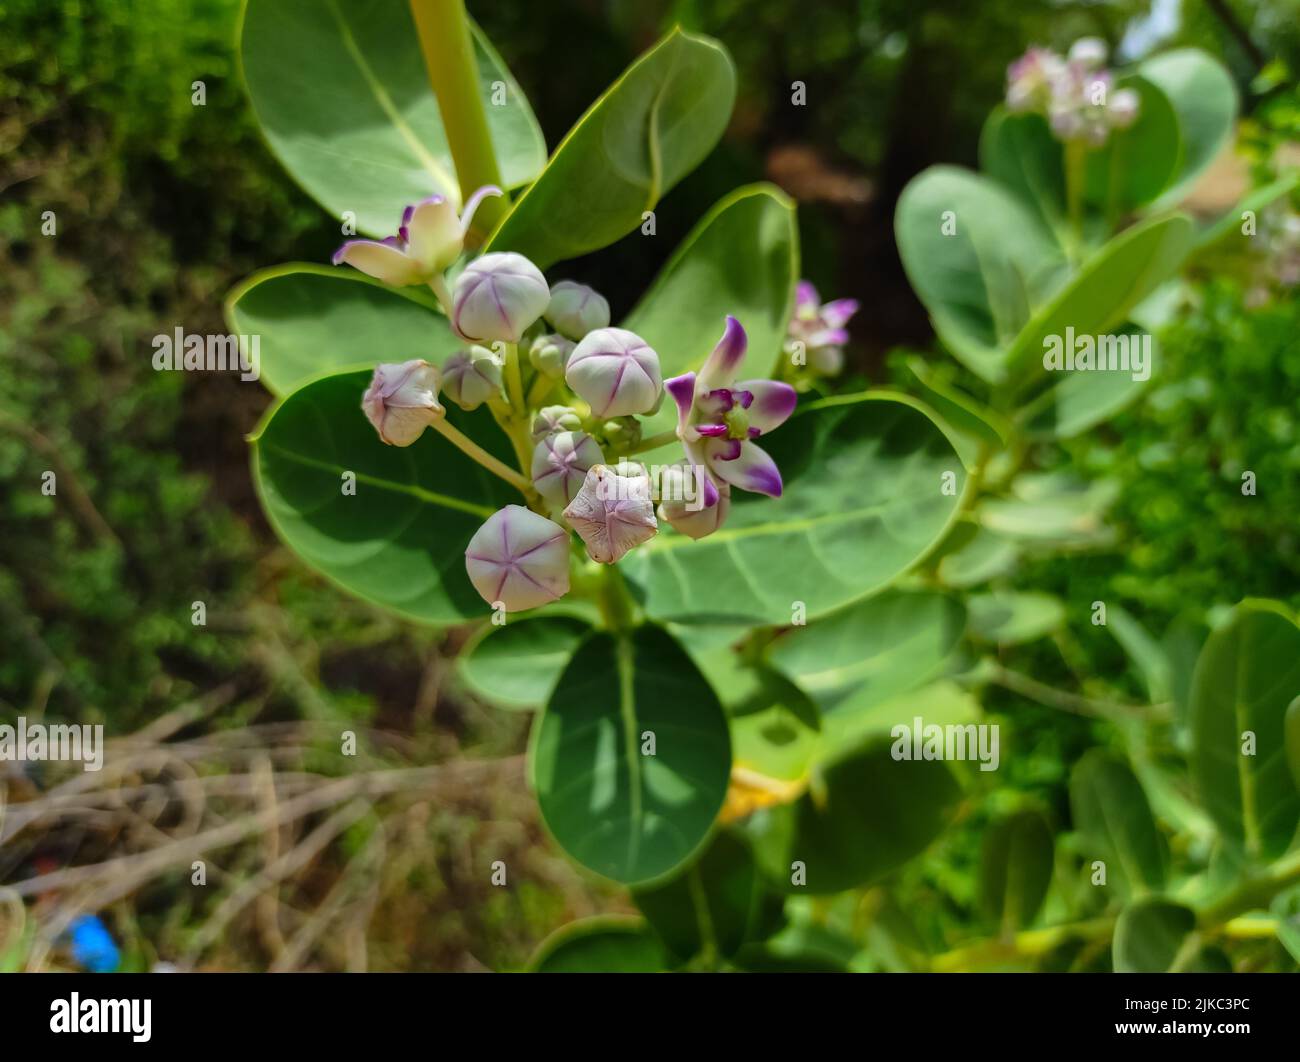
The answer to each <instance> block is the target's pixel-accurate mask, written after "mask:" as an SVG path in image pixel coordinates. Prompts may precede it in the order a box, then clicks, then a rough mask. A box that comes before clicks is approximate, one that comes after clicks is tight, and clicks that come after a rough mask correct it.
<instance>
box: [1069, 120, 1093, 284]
mask: <svg viewBox="0 0 1300 1062" xmlns="http://www.w3.org/2000/svg"><path fill="white" fill-rule="evenodd" d="M1087 165H1088V147H1087V145H1086V144H1085V143H1084V142H1083V141H1082V140H1067V141H1066V142H1065V198H1066V204H1067V209H1068V210H1069V212H1070V231H1071V232H1072V233H1073V234H1074V247H1073V248H1072V251H1073V253H1072V254H1071V256H1070V257H1072V258H1073V259H1075V261H1078V260H1079V259H1080V258H1082V257H1083V182H1084V180H1085V177H1086V172H1087Z"/></svg>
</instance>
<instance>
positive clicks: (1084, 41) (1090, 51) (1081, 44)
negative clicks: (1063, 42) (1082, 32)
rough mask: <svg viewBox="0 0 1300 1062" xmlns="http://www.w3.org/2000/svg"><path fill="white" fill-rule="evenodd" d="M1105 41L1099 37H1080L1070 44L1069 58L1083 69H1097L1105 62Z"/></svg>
mask: <svg viewBox="0 0 1300 1062" xmlns="http://www.w3.org/2000/svg"><path fill="white" fill-rule="evenodd" d="M1106 55H1107V48H1106V42H1105V41H1103V40H1102V39H1101V38H1100V37H1080V38H1079V39H1078V40H1077V41H1075V42H1074V43H1073V44H1072V45H1070V52H1069V60H1070V62H1072V63H1078V64H1079V66H1081V67H1083V69H1084V70H1098V69H1100V68H1101V67H1102V66H1103V65H1104V64H1105V62H1106Z"/></svg>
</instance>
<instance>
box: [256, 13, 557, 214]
mask: <svg viewBox="0 0 1300 1062" xmlns="http://www.w3.org/2000/svg"><path fill="white" fill-rule="evenodd" d="M473 37H474V50H475V56H476V59H477V61H478V68H479V93H480V95H481V97H482V99H483V108H484V111H485V112H486V114H487V121H488V128H489V131H490V133H491V136H492V144H493V147H494V148H495V149H496V155H497V161H498V164H499V165H500V168H501V176H502V179H503V181H504V182H505V183H506V186H507V187H510V188H514V187H517V186H519V185H521V184H526V183H527V182H528V181H531V180H532V179H533V177H535V176H536V175H537V174H538V173H539V172H540V171H541V169H542V166H543V165H544V164H545V162H546V142H545V141H544V140H543V139H542V133H541V129H540V128H539V127H538V125H537V120H536V119H535V118H534V117H533V113H532V111H531V110H530V109H529V107H528V101H527V100H526V99H525V98H524V94H523V92H522V91H521V90H520V88H519V86H518V85H517V84H515V81H514V78H512V77H511V76H510V72H509V71H508V70H507V69H506V68H505V65H504V64H503V63H502V62H501V59H500V57H499V56H498V55H497V54H496V52H495V51H493V50H492V46H491V45H490V44H489V43H488V42H487V40H486V38H485V37H484V36H483V34H482V33H481V32H480V31H479V30H478V28H477V27H473ZM239 42H240V43H239V48H240V59H241V62H242V66H243V71H244V81H245V83H246V84H247V86H248V95H249V99H250V100H251V101H252V104H253V110H254V112H255V113H256V114H257V119H258V122H259V123H260V125H261V127H262V131H263V133H265V135H266V139H267V141H268V142H269V143H270V145H271V150H272V151H273V152H274V153H275V155H276V157H277V158H278V159H279V160H280V162H281V163H282V164H283V166H284V168H285V169H286V170H288V171H289V174H290V176H291V177H293V179H294V180H295V181H297V182H298V183H299V184H300V185H302V187H303V189H304V190H305V191H306V192H307V193H308V194H309V195H310V196H311V197H312V198H313V199H315V200H316V201H317V202H318V203H320V204H321V206H323V207H324V208H325V209H326V210H327V211H329V212H330V213H331V214H333V215H334V216H335V217H337V218H342V217H343V216H344V214H345V212H348V211H350V212H351V213H352V214H353V215H354V216H355V218H356V226H357V229H358V230H359V231H360V232H364V233H369V234H370V235H372V236H390V235H392V234H393V233H394V232H396V231H397V225H398V222H399V221H400V220H401V216H402V208H403V207H405V206H406V205H407V204H410V203H415V202H418V201H419V200H421V199H424V198H426V197H428V196H430V195H434V194H435V193H436V194H439V195H444V196H447V197H448V198H449V199H451V200H452V201H453V202H459V201H460V189H459V186H458V184H457V182H456V174H455V169H454V166H453V164H452V159H451V150H450V148H449V147H448V146H447V136H446V133H445V131H444V130H443V126H442V118H441V116H440V114H439V112H438V102H437V100H436V99H435V97H434V95H433V90H432V88H430V86H429V75H428V72H427V71H426V69H425V65H424V56H423V55H422V54H421V52H420V44H419V40H418V38H417V36H416V33H415V24H414V23H413V22H412V20H411V11H410V8H409V7H408V5H406V4H404V3H396V2H393V3H380V4H374V3H371V4H358V3H352V2H349V0H247V2H246V4H245V7H244V15H243V25H242V27H241V29H240V33H239ZM494 82H502V83H504V84H505V86H506V103H505V105H504V106H500V107H497V106H492V105H491V98H492V93H493V89H492V86H493V83H494Z"/></svg>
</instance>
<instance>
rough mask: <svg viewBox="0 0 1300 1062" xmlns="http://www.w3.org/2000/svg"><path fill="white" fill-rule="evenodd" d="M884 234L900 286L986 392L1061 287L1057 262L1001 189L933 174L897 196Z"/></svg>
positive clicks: (1029, 218)
mask: <svg viewBox="0 0 1300 1062" xmlns="http://www.w3.org/2000/svg"><path fill="white" fill-rule="evenodd" d="M894 233H895V236H896V238H897V240H898V251H899V254H900V255H901V257H902V259H903V267H904V269H905V270H906V271H907V277H908V280H909V281H911V284H912V287H913V289H914V290H915V291H916V294H917V295H918V296H919V298H920V299H921V302H923V303H924V304H925V308H926V309H927V310H928V311H929V312H930V317H931V320H932V321H933V322H934V328H935V331H936V332H937V333H938V334H939V338H940V339H942V340H943V342H944V343H945V344H946V345H947V346H948V348H949V349H950V350H951V351H952V352H953V354H955V355H956V356H957V358H958V359H960V360H961V361H962V362H963V363H964V364H965V365H966V366H967V367H968V368H970V369H971V370H972V371H974V372H975V373H977V374H978V375H979V376H981V377H983V378H984V379H985V380H988V381H990V382H997V381H999V380H1001V379H1002V377H1003V375H1004V370H1005V365H1004V353H1005V352H1006V350H1007V349H1008V348H1009V347H1010V346H1011V344H1012V343H1013V341H1014V340H1015V338H1016V336H1017V335H1018V334H1019V333H1020V332H1021V330H1022V329H1023V328H1024V327H1025V325H1026V323H1028V322H1029V320H1030V318H1031V317H1032V315H1033V313H1034V310H1035V308H1036V307H1038V306H1041V305H1043V304H1045V303H1046V302H1047V301H1048V299H1049V298H1050V297H1051V296H1052V295H1053V293H1055V292H1056V291H1058V290H1059V289H1060V287H1061V285H1062V284H1063V283H1064V282H1065V279H1066V261H1065V255H1064V252H1063V251H1062V250H1061V247H1060V245H1059V244H1058V243H1057V242H1056V239H1055V237H1053V235H1052V234H1051V233H1050V232H1049V231H1048V230H1047V228H1046V226H1045V225H1044V223H1043V222H1042V221H1041V220H1040V218H1039V217H1038V216H1037V215H1036V214H1035V213H1034V212H1032V211H1031V210H1030V208H1029V207H1027V206H1026V205H1025V204H1024V203H1023V202H1021V201H1020V200H1019V199H1017V198H1016V196H1015V195H1013V194H1012V193H1011V192H1009V191H1007V190H1006V189H1005V188H1003V187H1002V185H1000V184H998V183H997V182H996V181H993V180H991V179H989V178H987V177H981V176H979V175H978V174H974V173H969V172H967V171H965V170H961V169H958V168H956V167H953V166H933V167H931V168H930V169H928V170H926V171H925V172H923V173H921V174H920V175H919V176H917V177H915V178H913V180H912V181H911V182H910V183H909V184H908V185H907V187H906V188H904V189H903V194H902V195H901V196H900V197H899V200H898V208H897V210H896V211H895V213H894Z"/></svg>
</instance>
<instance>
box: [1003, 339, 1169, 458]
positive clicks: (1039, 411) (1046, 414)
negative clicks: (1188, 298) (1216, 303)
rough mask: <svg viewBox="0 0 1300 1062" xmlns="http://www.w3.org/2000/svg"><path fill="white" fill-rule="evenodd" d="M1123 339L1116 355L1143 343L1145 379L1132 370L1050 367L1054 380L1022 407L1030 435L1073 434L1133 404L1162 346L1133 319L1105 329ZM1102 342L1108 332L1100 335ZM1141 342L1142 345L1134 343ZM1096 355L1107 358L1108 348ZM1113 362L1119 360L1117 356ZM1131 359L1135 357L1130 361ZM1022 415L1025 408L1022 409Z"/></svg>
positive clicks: (1147, 383)
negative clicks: (1125, 323)
mask: <svg viewBox="0 0 1300 1062" xmlns="http://www.w3.org/2000/svg"><path fill="white" fill-rule="evenodd" d="M1109 336H1113V337H1115V339H1116V341H1117V342H1122V343H1124V344H1126V345H1125V347H1124V348H1123V351H1124V352H1123V353H1122V354H1121V353H1120V352H1119V350H1118V349H1116V350H1115V354H1114V356H1115V358H1116V359H1119V358H1121V357H1127V358H1131V357H1132V356H1133V355H1132V354H1130V353H1129V351H1132V350H1134V349H1144V350H1145V353H1144V354H1143V355H1142V357H1143V358H1144V359H1145V360H1144V361H1143V372H1144V373H1145V375H1146V379H1135V372H1136V370H1133V369H1130V370H1118V371H1114V370H1110V369H1106V370H1101V369H1074V370H1072V371H1069V372H1053V373H1052V377H1054V378H1055V379H1056V380H1057V381H1058V382H1056V383H1053V384H1052V385H1051V386H1050V387H1049V388H1048V389H1047V390H1046V391H1045V392H1044V393H1043V394H1042V395H1040V396H1039V397H1038V398H1036V399H1035V400H1034V402H1033V403H1032V404H1031V406H1030V407H1029V409H1028V410H1027V411H1026V413H1027V414H1028V416H1027V417H1026V419H1027V420H1028V423H1027V425H1026V428H1027V430H1028V431H1029V433H1030V434H1031V435H1033V436H1036V437H1038V438H1049V439H1072V438H1074V436H1076V435H1081V434H1082V433H1083V432H1085V431H1087V430H1088V429H1089V428H1092V427H1095V426H1096V425H1098V424H1101V423H1102V422H1104V421H1107V420H1109V419H1110V418H1111V417H1113V416H1115V414H1116V413H1119V412H1120V411H1121V410H1123V409H1125V408H1126V407H1127V406H1129V405H1131V404H1132V403H1133V402H1134V401H1136V400H1137V399H1138V397H1139V396H1141V394H1142V392H1143V391H1144V390H1145V389H1146V388H1147V387H1149V386H1150V384H1151V375H1152V373H1153V371H1154V368H1155V361H1156V358H1157V357H1158V356H1159V353H1160V348H1159V345H1158V344H1157V343H1156V340H1155V337H1154V336H1151V335H1149V334H1148V333H1146V332H1145V331H1143V330H1142V329H1141V328H1138V327H1137V326H1136V325H1125V326H1124V327H1122V328H1120V329H1117V330H1116V331H1114V332H1112V333H1109ZM1102 339H1103V341H1104V342H1106V341H1108V340H1107V337H1102ZM1137 344H1142V347H1141V348H1138V347H1137V346H1136V345H1137ZM1098 355H1099V357H1105V358H1109V353H1108V352H1106V351H1099V352H1098ZM1117 364H1121V363H1120V362H1118V361H1117ZM1129 364H1130V365H1133V364H1134V362H1132V361H1130V362H1129ZM1022 415H1023V414H1022Z"/></svg>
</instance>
